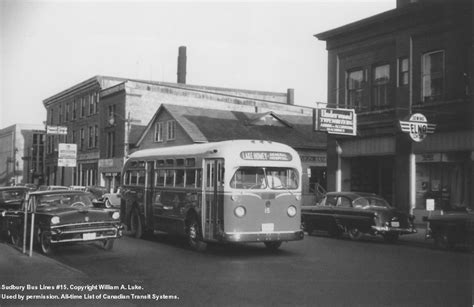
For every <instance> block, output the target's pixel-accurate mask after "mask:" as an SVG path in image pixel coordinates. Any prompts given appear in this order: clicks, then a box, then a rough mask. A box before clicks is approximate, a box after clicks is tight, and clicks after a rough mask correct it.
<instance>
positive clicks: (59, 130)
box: [46, 126, 67, 135]
mask: <svg viewBox="0 0 474 307" xmlns="http://www.w3.org/2000/svg"><path fill="white" fill-rule="evenodd" d="M46 134H60V135H66V134H67V127H65V126H46Z"/></svg>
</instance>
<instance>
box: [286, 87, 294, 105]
mask: <svg viewBox="0 0 474 307" xmlns="http://www.w3.org/2000/svg"><path fill="white" fill-rule="evenodd" d="M286 104H295V89H293V88H289V89H288V90H287V91H286Z"/></svg>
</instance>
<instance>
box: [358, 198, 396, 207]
mask: <svg viewBox="0 0 474 307" xmlns="http://www.w3.org/2000/svg"><path fill="white" fill-rule="evenodd" d="M352 204H353V206H354V207H356V208H365V207H382V208H390V207H391V206H390V204H389V203H388V202H387V201H386V200H385V199H383V198H381V197H376V196H365V197H359V198H357V199H355V200H354V201H353V202H352Z"/></svg>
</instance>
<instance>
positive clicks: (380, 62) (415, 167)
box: [315, 0, 474, 215]
mask: <svg viewBox="0 0 474 307" xmlns="http://www.w3.org/2000/svg"><path fill="white" fill-rule="evenodd" d="M473 20H474V16H473V2H472V1H464V0H458V1H457V0H454V1H440V0H437V1H430V0H424V1H423V0H418V1H416V0H399V1H397V7H396V9H393V10H390V11H387V12H384V13H381V14H379V15H375V16H372V17H369V18H366V19H363V20H360V21H357V22H354V23H351V24H347V25H344V26H341V27H339V28H336V29H332V30H329V31H326V32H323V33H319V34H316V35H315V36H316V37H317V38H318V39H320V40H323V41H326V46H327V50H328V104H329V106H331V107H340V108H354V109H355V110H356V112H357V115H358V133H357V136H355V137H343V136H334V135H332V136H330V137H329V138H328V188H329V189H330V190H360V191H369V192H376V193H379V194H382V195H383V196H385V197H386V198H387V199H389V200H391V201H392V202H393V203H394V204H395V205H396V206H397V207H399V208H402V209H404V210H406V211H411V212H414V213H415V214H418V213H419V214H420V215H422V214H425V212H424V209H425V204H426V199H427V198H434V199H435V201H436V208H437V209H444V208H447V207H449V206H451V207H456V206H471V207H472V206H473V205H474V202H473V192H472V191H474V183H473V177H474V176H473V175H474V174H473V172H474V170H473V169H474V168H473V160H474V145H473V143H474V133H473V114H474V113H473V99H472V93H473V88H474V86H473V81H474V77H473V76H474V69H473V59H474V54H473V44H474V42H473V28H474V27H473V26H474V24H473ZM415 113H421V114H423V115H425V117H426V118H427V121H428V122H429V123H432V124H436V125H437V127H436V130H435V133H434V134H429V135H427V136H426V138H425V139H424V140H423V141H422V142H415V141H413V140H412V139H410V136H409V134H407V133H404V132H402V131H401V129H400V123H399V121H400V120H407V118H409V116H410V115H412V114H415Z"/></svg>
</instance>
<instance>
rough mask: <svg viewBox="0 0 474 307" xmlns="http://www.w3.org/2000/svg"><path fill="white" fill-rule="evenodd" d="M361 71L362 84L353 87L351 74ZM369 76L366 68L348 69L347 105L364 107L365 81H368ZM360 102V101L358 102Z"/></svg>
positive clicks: (355, 107) (348, 106)
mask: <svg viewBox="0 0 474 307" xmlns="http://www.w3.org/2000/svg"><path fill="white" fill-rule="evenodd" d="M359 72H360V73H361V74H362V80H360V81H359V82H360V86H359V87H354V88H351V80H352V79H351V74H354V73H359ZM366 80H367V76H366V72H365V69H364V68H362V67H357V68H352V69H350V70H347V71H346V101H345V104H346V107H347V108H354V109H359V110H361V109H364V99H363V96H364V89H365V83H366V82H367V81H366ZM357 102H358V103H357Z"/></svg>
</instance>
